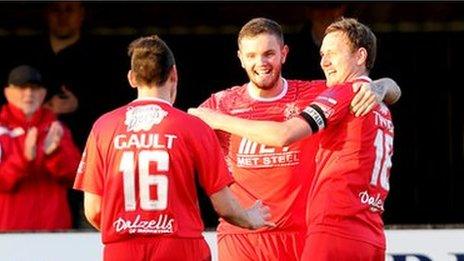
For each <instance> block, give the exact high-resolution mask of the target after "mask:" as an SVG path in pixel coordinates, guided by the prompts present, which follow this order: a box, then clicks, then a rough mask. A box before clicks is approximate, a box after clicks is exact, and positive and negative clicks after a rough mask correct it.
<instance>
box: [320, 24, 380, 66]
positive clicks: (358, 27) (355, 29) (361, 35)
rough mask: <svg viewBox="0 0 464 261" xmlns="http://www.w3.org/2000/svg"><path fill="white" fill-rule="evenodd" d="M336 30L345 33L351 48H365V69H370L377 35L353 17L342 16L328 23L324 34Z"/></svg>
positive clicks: (375, 49)
mask: <svg viewBox="0 0 464 261" xmlns="http://www.w3.org/2000/svg"><path fill="white" fill-rule="evenodd" d="M336 31H340V32H344V33H345V35H346V36H347V37H348V39H349V41H350V44H351V48H352V49H353V50H356V49H359V48H365V49H366V51H367V61H366V69H367V70H368V71H370V70H371V69H372V67H374V62H375V57H376V56H377V37H375V35H374V33H373V32H372V31H371V29H370V28H369V27H367V26H366V25H364V24H362V23H360V22H358V20H356V19H354V18H344V17H342V18H340V19H339V20H337V21H335V22H333V23H332V24H331V25H329V26H328V27H327V29H326V30H325V34H326V35H327V34H328V33H332V32H336Z"/></svg>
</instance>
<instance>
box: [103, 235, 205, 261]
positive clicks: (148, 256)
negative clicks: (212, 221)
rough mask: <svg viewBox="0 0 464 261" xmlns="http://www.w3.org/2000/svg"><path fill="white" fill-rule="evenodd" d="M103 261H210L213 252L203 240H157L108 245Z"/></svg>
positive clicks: (105, 248) (128, 241)
mask: <svg viewBox="0 0 464 261" xmlns="http://www.w3.org/2000/svg"><path fill="white" fill-rule="evenodd" d="M103 260H108V261H126V260H127V261H136V260H150V261H152V260H157V261H158V260H159V261H161V260H179V261H200V260H201V261H207V260H208V261H209V260H211V252H210V250H209V247H208V244H207V243H206V241H205V240H204V239H203V238H157V239H150V240H126V241H121V242H115V243H109V244H106V245H105V247H104V250H103Z"/></svg>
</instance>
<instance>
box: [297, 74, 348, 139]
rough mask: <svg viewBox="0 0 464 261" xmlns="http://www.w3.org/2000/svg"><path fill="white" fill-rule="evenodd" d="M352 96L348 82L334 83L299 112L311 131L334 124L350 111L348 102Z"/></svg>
mask: <svg viewBox="0 0 464 261" xmlns="http://www.w3.org/2000/svg"><path fill="white" fill-rule="evenodd" d="M353 97H354V92H353V88H352V85H351V84H349V83H346V84H340V85H335V86H333V87H330V88H327V90H325V91H323V92H322V93H321V94H319V95H318V96H317V97H316V98H315V99H314V101H313V102H311V104H310V105H309V106H308V107H306V108H305V109H304V110H303V112H302V113H301V114H300V116H301V117H302V118H304V119H305V120H306V121H307V122H308V123H309V125H310V126H311V129H312V130H313V131H318V130H321V129H322V128H326V127H327V126H330V125H333V124H336V123H337V122H339V121H340V120H341V119H343V118H344V117H345V116H346V115H347V114H348V113H349V111H350V102H351V100H352V99H353Z"/></svg>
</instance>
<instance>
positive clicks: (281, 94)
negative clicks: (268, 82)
mask: <svg viewBox="0 0 464 261" xmlns="http://www.w3.org/2000/svg"><path fill="white" fill-rule="evenodd" d="M280 79H282V81H283V82H284V86H283V88H282V91H281V92H280V93H279V94H278V95H276V96H274V97H269V98H264V97H259V96H256V95H254V94H253V93H252V92H251V91H250V88H251V87H250V83H248V84H247V92H248V96H250V97H251V98H252V99H254V100H257V101H263V102H273V101H277V100H280V99H282V97H284V96H285V94H287V91H288V83H287V80H285V79H284V78H280Z"/></svg>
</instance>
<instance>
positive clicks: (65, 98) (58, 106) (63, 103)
mask: <svg viewBox="0 0 464 261" xmlns="http://www.w3.org/2000/svg"><path fill="white" fill-rule="evenodd" d="M61 91H62V94H55V95H53V97H52V98H51V99H50V100H49V101H48V102H47V103H45V107H47V108H49V109H51V110H52V111H53V112H54V113H55V114H66V113H71V112H74V111H75V110H77V107H78V106H79V102H78V100H77V97H76V96H75V95H74V93H72V92H71V91H70V90H68V89H67V88H66V86H64V85H63V86H61Z"/></svg>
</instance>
